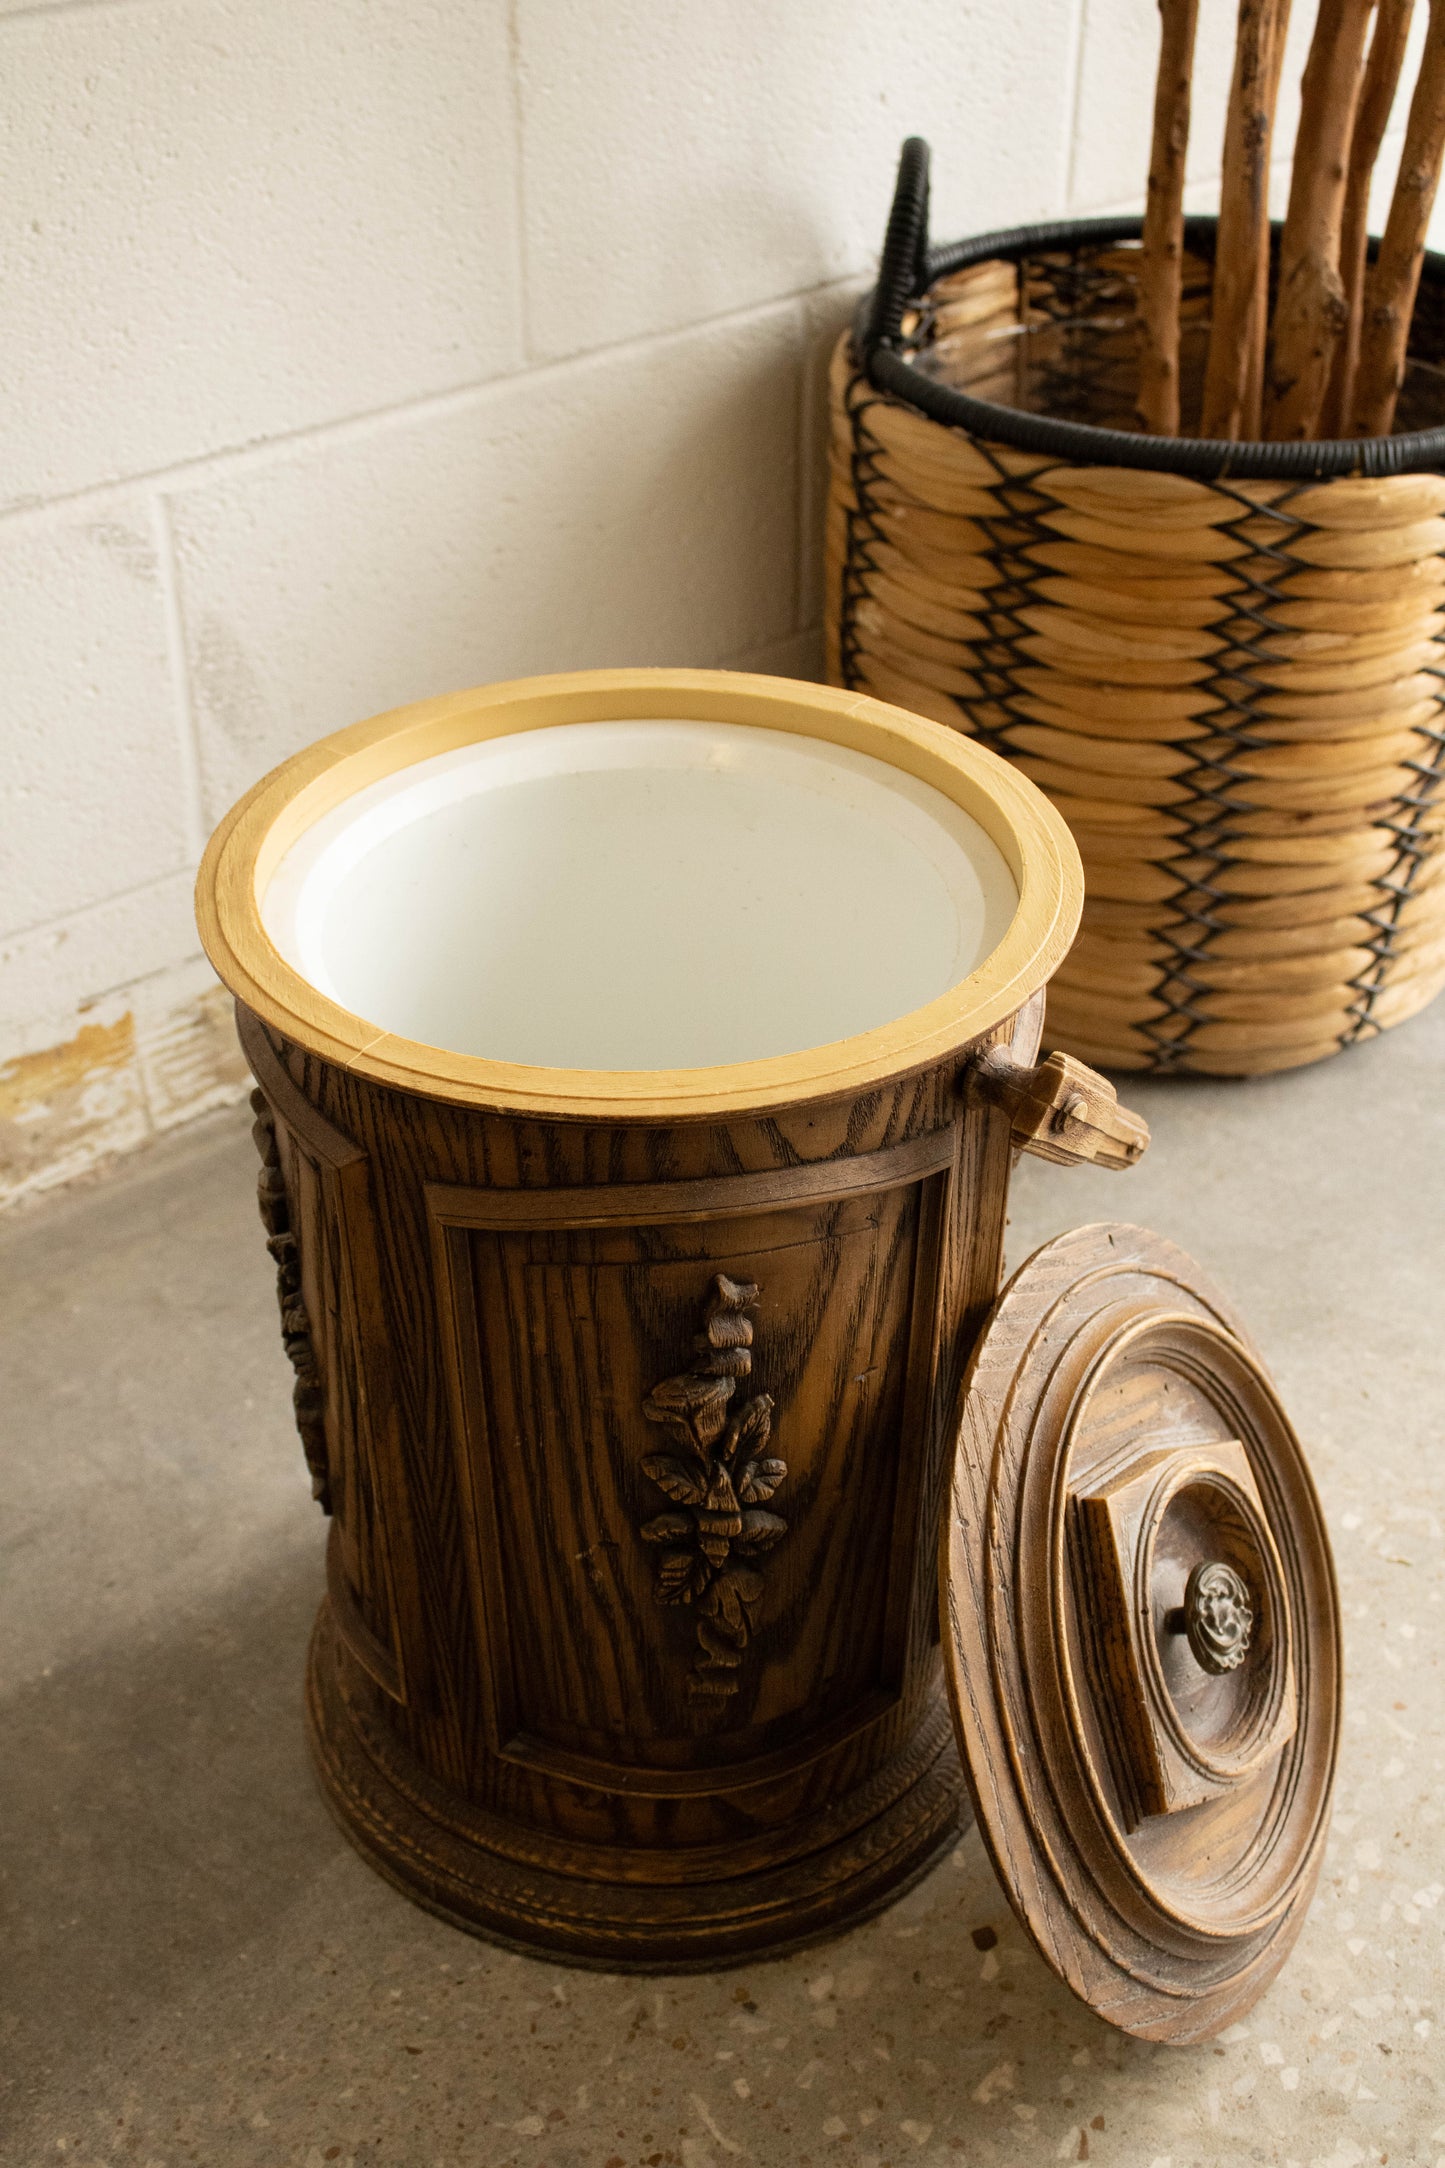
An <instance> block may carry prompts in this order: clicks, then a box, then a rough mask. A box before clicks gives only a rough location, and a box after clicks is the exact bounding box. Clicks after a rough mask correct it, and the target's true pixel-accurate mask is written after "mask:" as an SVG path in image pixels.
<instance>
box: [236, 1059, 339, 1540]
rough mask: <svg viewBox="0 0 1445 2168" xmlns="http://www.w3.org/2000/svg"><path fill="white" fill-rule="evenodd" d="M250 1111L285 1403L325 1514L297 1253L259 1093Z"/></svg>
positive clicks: (326, 1494) (322, 1459)
mask: <svg viewBox="0 0 1445 2168" xmlns="http://www.w3.org/2000/svg"><path fill="white" fill-rule="evenodd" d="M251 1112H252V1113H253V1114H254V1115H255V1117H256V1119H255V1122H254V1123H253V1125H252V1129H251V1134H252V1136H253V1137H254V1138H255V1140H256V1150H257V1151H258V1152H259V1153H260V1155H261V1173H260V1177H259V1179H258V1181H257V1184H256V1197H257V1201H258V1203H259V1205H260V1208H261V1224H262V1226H263V1227H264V1228H265V1230H266V1247H267V1249H268V1250H269V1251H270V1252H271V1256H272V1259H273V1260H274V1262H275V1266H276V1301H277V1305H278V1307H279V1309H280V1312H281V1342H282V1345H283V1346H284V1348H285V1350H286V1353H287V1355H288V1357H289V1358H290V1362H291V1367H292V1369H293V1370H294V1371H295V1373H296V1382H295V1385H294V1386H293V1387H292V1392H291V1405H292V1407H293V1408H294V1409H295V1412H296V1428H297V1430H298V1432H299V1433H300V1437H301V1446H302V1450H303V1451H304V1453H305V1455H306V1467H307V1471H308V1473H309V1474H310V1477H311V1495H312V1497H313V1498H314V1499H315V1500H316V1502H317V1504H318V1505H319V1506H320V1507H321V1510H322V1512H323V1513H329V1512H330V1511H331V1471H330V1468H329V1467H328V1465H327V1459H326V1427H325V1423H324V1420H323V1408H324V1399H325V1396H324V1394H323V1392H322V1387H321V1375H320V1372H319V1371H318V1370H317V1367H316V1356H315V1353H314V1351H313V1349H312V1345H311V1320H310V1318H309V1317H308V1316H307V1315H306V1304H305V1302H304V1301H303V1300H302V1295H301V1252H300V1249H299V1247H298V1244H297V1241H296V1234H295V1230H294V1229H293V1227H292V1225H291V1213H290V1208H289V1207H288V1205H287V1202H286V1183H285V1180H284V1178H283V1176H282V1173H281V1154H280V1151H279V1149H278V1147H277V1144H276V1117H275V1115H274V1114H273V1113H272V1112H271V1109H270V1106H269V1105H268V1104H267V1100H266V1096H265V1093H264V1092H261V1091H253V1092H252V1094H251Z"/></svg>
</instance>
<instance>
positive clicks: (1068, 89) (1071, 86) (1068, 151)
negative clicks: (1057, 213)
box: [1061, 0, 1089, 211]
mask: <svg viewBox="0 0 1445 2168" xmlns="http://www.w3.org/2000/svg"><path fill="white" fill-rule="evenodd" d="M1088 12H1089V0H1074V12H1073V17H1072V20H1071V21H1070V24H1069V65H1068V73H1067V75H1066V77H1065V79H1064V97H1065V100H1066V102H1067V110H1068V115H1069V134H1068V143H1067V146H1066V148H1065V151H1064V170H1063V174H1062V176H1061V178H1062V180H1063V184H1064V185H1063V195H1064V200H1063V208H1064V210H1065V211H1070V210H1072V209H1073V204H1074V188H1075V185H1076V183H1077V181H1078V171H1079V118H1080V115H1079V100H1080V97H1081V96H1082V94H1083V85H1084V27H1085V21H1086V18H1087V16H1088Z"/></svg>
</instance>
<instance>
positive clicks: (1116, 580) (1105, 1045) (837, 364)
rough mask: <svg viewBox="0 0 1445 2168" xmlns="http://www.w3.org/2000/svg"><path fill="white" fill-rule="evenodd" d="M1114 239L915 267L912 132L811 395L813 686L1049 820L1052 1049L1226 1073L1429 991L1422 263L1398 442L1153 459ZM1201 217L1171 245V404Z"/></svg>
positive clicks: (966, 249)
mask: <svg viewBox="0 0 1445 2168" xmlns="http://www.w3.org/2000/svg"><path fill="white" fill-rule="evenodd" d="M1139 231H1140V227H1139V222H1138V221H1137V220H1128V219H1107V220H1101V219H1094V220H1089V221H1080V222H1073V223H1071V224H1068V225H1055V226H1042V227H1031V228H1027V229H1021V230H1018V231H1014V232H1011V233H1001V234H990V235H988V236H986V237H985V238H983V239H981V240H977V241H973V242H967V243H964V244H961V245H958V246H954V247H951V248H945V249H940V250H936V251H930V250H929V249H928V246H927V239H926V234H927V147H926V146H925V145H923V144H921V143H918V142H917V141H914V142H911V143H909V144H908V145H906V146H905V150H904V159H903V166H902V169H901V171H900V177H899V193H898V197H897V199H896V200H895V204H894V210H893V216H892V219H891V221H890V225H889V234H888V242H887V246H886V247H885V251H884V258H883V266H882V270H881V273H880V278H879V284H878V287H877V289H876V291H875V293H874V294H872V295H870V296H869V297H868V299H867V301H865V303H864V304H863V306H862V308H861V310H860V312H859V318H858V322H857V323H856V325H855V327H854V330H853V332H852V333H850V334H849V335H848V336H847V337H845V339H844V340H843V341H842V342H841V343H840V345H839V348H838V351H837V353H836V354H835V356H834V362H833V375H832V488H831V495H830V502H829V511H828V604H827V617H828V635H829V675H830V677H831V678H832V681H833V682H834V683H835V684H838V685H843V686H851V687H856V688H858V689H860V690H863V691H867V692H871V693H876V694H878V695H879V696H880V697H881V698H883V699H885V700H891V701H894V702H896V703H897V704H898V705H900V706H902V707H906V708H912V709H915V710H916V711H917V712H918V713H920V714H923V715H930V716H933V717H935V718H937V719H938V720H940V721H942V722H946V723H949V724H952V725H953V726H954V727H955V728H956V729H960V730H964V731H968V732H969V733H971V734H972V735H974V736H976V737H979V738H982V739H983V740H984V741H985V742H986V743H987V744H988V745H990V746H991V747H993V749H994V750H995V751H997V752H999V753H1002V754H1004V755H1005V756H1006V757H1007V758H1008V759H1010V760H1012V761H1013V762H1014V763H1015V764H1016V765H1017V766H1018V767H1020V768H1021V769H1022V770H1023V771H1024V773H1025V774H1027V775H1028V776H1030V777H1031V778H1032V779H1033V781H1034V782H1036V783H1038V784H1039V785H1040V786H1041V787H1042V788H1043V789H1044V790H1045V791H1046V792H1047V793H1048V795H1049V796H1050V797H1051V798H1052V800H1053V802H1054V804H1055V805H1056V806H1057V807H1058V808H1059V810H1060V812H1061V813H1062V814H1063V815H1064V817H1065V819H1066V820H1067V821H1068V823H1069V825H1070V827H1071V828H1072V830H1073V832H1074V835H1075V837H1076V838H1077V841H1078V844H1079V849H1080V851H1081V853H1082V855H1083V859H1084V865H1085V870H1086V874H1087V879H1088V901H1087V903H1086V905H1085V909H1084V923H1083V930H1082V932H1081V934H1080V936H1079V940H1078V942H1077V945H1076V946H1075V948H1074V950H1073V952H1072V954H1071V955H1070V956H1069V958H1068V960H1067V961H1066V962H1065V964H1064V965H1063V966H1062V968H1061V969H1060V971H1059V973H1058V976H1057V978H1056V979H1055V980H1054V982H1053V985H1052V987H1051V988H1050V992H1049V1020H1050V1031H1051V1037H1052V1040H1053V1041H1054V1042H1055V1043H1058V1044H1060V1045H1062V1046H1064V1047H1065V1048H1067V1049H1069V1050H1070V1051H1072V1052H1074V1053H1077V1054H1079V1055H1081V1056H1083V1057H1084V1058H1085V1059H1086V1060H1088V1061H1091V1062H1098V1063H1104V1064H1107V1065H1109V1066H1112V1067H1115V1068H1120V1069H1150V1070H1163V1071H1169V1070H1197V1071H1204V1072H1208V1073H1211V1074H1215V1075H1226V1076H1232V1075H1248V1074H1255V1073H1261V1072H1264V1071H1267V1070H1275V1069H1289V1068H1294V1067H1296V1066H1298V1065H1300V1064H1302V1063H1305V1062H1311V1061H1317V1060H1319V1059H1320V1058H1321V1057H1322V1056H1324V1055H1326V1054H1332V1053H1334V1052H1336V1051H1337V1050H1338V1049H1339V1048H1341V1047H1344V1046H1348V1045H1351V1044H1352V1043H1354V1042H1355V1041H1357V1040H1360V1039H1366V1038H1371V1037H1373V1036H1374V1035H1375V1034H1376V1033H1378V1032H1380V1031H1382V1030H1384V1029H1385V1028H1386V1027H1387V1026H1389V1025H1391V1024H1397V1023H1400V1022H1402V1021H1403V1020H1404V1019H1405V1018H1406V1017H1408V1016H1411V1015H1413V1014H1414V1013H1415V1011H1416V1010H1418V1009H1420V1008H1422V1007H1423V1006H1424V1005H1425V1003H1426V1002H1427V1001H1429V1000H1430V999H1431V998H1432V997H1433V995H1434V994H1435V993H1436V992H1438V991H1439V989H1440V987H1441V986H1442V984H1445V851H1442V832H1445V793H1442V792H1441V790H1440V783H1441V777H1442V773H1445V730H1442V727H1441V709H1442V664H1445V637H1442V635H1445V558H1442V555H1441V551H1442V549H1445V479H1442V478H1441V472H1440V470H1441V469H1445V429H1440V428H1435V427H1421V426H1418V425H1419V424H1421V423H1423V422H1426V421H1427V420H1428V419H1429V418H1430V417H1431V416H1432V415H1440V414H1442V413H1445V372H1442V370H1441V369H1439V368H1437V367H1436V366H1435V364H1436V363H1437V361H1439V360H1442V359H1445V259H1442V258H1439V257H1434V256H1431V257H1427V259H1426V264H1425V273H1424V277H1423V279H1422V282H1421V290H1420V300H1419V304H1418V306H1417V309H1416V315H1415V323H1414V329H1413V331H1412V344H1411V362H1410V366H1409V369H1408V372H1407V378H1406V383H1405V386H1404V389H1403V392H1402V395H1401V401H1400V413H1399V419H1400V422H1401V431H1400V433H1398V434H1396V435H1395V436H1392V437H1387V438H1377V439H1368V440H1364V441H1361V442H1357V443H1339V444H1328V443H1325V444H1315V443H1305V444H1298V443H1289V444H1223V443H1212V442H1207V441H1204V440H1201V439H1197V438H1188V437H1170V438H1161V437H1148V436H1143V435H1139V434H1136V433H1133V432H1132V431H1131V430H1130V429H1129V427H1128V424H1129V421H1130V418H1131V414H1132V408H1133V399H1134V354H1135V345H1134V332H1133V313H1134V311H1133V285H1134V279H1135V272H1136V266H1137V263H1138V237H1139ZM1213 240H1214V222H1213V221H1212V220H1191V221H1190V222H1189V223H1188V225H1187V226H1186V231H1185V245H1186V251H1187V261H1186V268H1185V328H1184V334H1183V339H1182V353H1181V372H1180V373H1181V391H1182V400H1183V412H1184V414H1185V416H1186V420H1187V417H1188V415H1189V413H1190V411H1191V400H1193V401H1194V403H1195V407H1196V410H1197V401H1198V390H1199V382H1200V379H1201V377H1202V371H1203V359H1204V346H1205V341H1206V338H1207V326H1208V307H1209V291H1210V280H1211V269H1212V249H1213Z"/></svg>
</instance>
